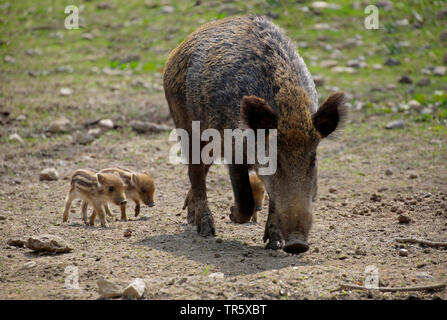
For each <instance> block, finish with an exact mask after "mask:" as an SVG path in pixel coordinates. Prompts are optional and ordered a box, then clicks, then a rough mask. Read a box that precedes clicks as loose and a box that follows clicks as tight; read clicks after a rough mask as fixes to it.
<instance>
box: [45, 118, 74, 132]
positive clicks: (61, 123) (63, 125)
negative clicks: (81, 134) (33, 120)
mask: <svg viewBox="0 0 447 320" xmlns="http://www.w3.org/2000/svg"><path fill="white" fill-rule="evenodd" d="M71 129H72V125H71V121H70V120H68V119H67V118H65V117H61V118H59V119H57V120H54V121H53V122H51V123H50V125H49V126H48V128H47V131H48V132H51V133H67V132H70V131H71Z"/></svg>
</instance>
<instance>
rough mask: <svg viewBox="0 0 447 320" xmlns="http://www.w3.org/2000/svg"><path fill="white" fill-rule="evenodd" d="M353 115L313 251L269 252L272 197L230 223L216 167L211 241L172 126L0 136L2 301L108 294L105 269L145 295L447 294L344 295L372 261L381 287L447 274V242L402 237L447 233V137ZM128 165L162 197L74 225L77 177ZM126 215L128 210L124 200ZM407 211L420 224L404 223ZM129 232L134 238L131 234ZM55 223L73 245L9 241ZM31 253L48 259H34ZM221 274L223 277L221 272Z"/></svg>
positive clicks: (223, 177)
mask: <svg viewBox="0 0 447 320" xmlns="http://www.w3.org/2000/svg"><path fill="white" fill-rule="evenodd" d="M165 111H166V110H165ZM351 119H352V120H351V123H350V124H349V125H348V127H347V128H346V130H345V133H344V134H343V135H342V136H341V137H340V138H339V139H338V140H335V141H334V140H333V141H330V140H328V141H325V142H323V143H322V145H321V146H320V149H319V199H318V201H317V202H316V205H315V210H314V224H313V228H312V231H311V235H310V239H309V240H310V245H311V249H310V251H308V252H307V253H305V254H301V255H297V256H294V255H289V254H286V253H284V252H282V251H271V250H265V249H264V244H263V243H262V236H263V233H264V226H265V221H266V218H267V205H266V202H264V208H263V210H262V213H261V214H259V216H258V223H257V224H253V223H247V224H244V225H236V224H233V223H231V222H230V220H229V217H228V215H229V212H230V206H231V205H232V201H233V200H232V199H233V195H232V191H231V186H230V182H229V178H228V175H227V172H226V168H225V167H224V166H218V165H216V166H213V167H212V168H211V171H210V174H209V175H208V194H209V202H210V206H211V210H212V212H213V215H214V219H215V223H216V232H217V237H216V238H202V237H200V236H199V235H198V234H197V232H196V230H195V229H194V228H193V227H190V226H188V225H186V211H182V210H181V207H182V205H183V200H184V197H185V195H186V193H187V190H188V188H189V181H188V179H187V174H186V167H184V166H182V165H177V166H174V165H172V164H169V163H168V161H167V158H168V151H169V148H170V147H171V146H172V142H168V134H167V133H162V134H158V135H136V134H133V133H132V132H131V131H130V130H127V129H118V130H112V131H109V132H108V133H106V134H104V135H103V136H102V137H101V138H100V139H98V140H95V141H94V142H93V143H92V144H90V145H87V146H81V145H77V144H72V143H71V142H70V139H69V136H68V135H62V136H61V137H60V138H59V139H55V138H51V139H47V140H44V142H41V141H39V142H35V143H31V145H30V144H29V143H28V144H27V146H26V147H21V146H19V145H18V144H11V143H9V144H4V145H1V146H0V147H1V158H0V161H1V164H2V166H1V167H0V168H1V175H0V177H1V178H0V208H1V209H0V215H2V216H3V217H5V220H1V221H0V250H1V254H0V299H97V298H99V294H98V290H97V285H96V281H97V279H98V278H99V277H100V276H104V277H106V278H108V279H110V280H112V281H116V282H117V283H119V284H121V285H125V284H126V283H129V282H130V281H132V280H133V279H134V278H137V277H139V278H143V279H144V280H145V281H146V284H147V288H146V291H145V294H144V298H146V299H366V298H368V299H369V298H372V299H383V298H385V299H405V298H424V299H432V298H436V297H438V298H442V299H446V298H447V290H446V289H444V290H441V291H437V292H434V291H432V292H431V291H420V292H401V293H380V292H376V291H374V292H366V291H355V290H353V291H349V290H346V291H343V290H338V291H333V290H334V289H337V287H338V285H339V284H340V283H351V284H359V285H363V283H364V280H365V273H364V271H365V268H366V267H367V266H370V265H374V266H376V267H377V268H378V271H379V277H380V285H381V286H388V287H402V286H416V285H424V284H434V283H445V282H446V272H447V250H445V249H435V248H424V247H422V246H420V245H416V244H407V245H406V246H405V247H406V249H408V256H407V257H401V256H399V253H398V251H399V249H400V248H401V247H403V245H399V244H398V243H396V242H395V241H394V238H396V237H401V236H413V237H417V238H423V239H427V240H432V241H445V240H446V239H447V237H446V231H447V172H446V165H445V163H446V155H445V144H446V143H447V140H446V139H445V137H442V136H441V137H436V136H435V137H434V138H433V134H431V135H430V139H428V138H427V137H426V136H425V135H424V134H415V133H414V132H413V131H412V128H413V126H416V124H409V125H408V128H406V129H401V130H390V131H388V130H385V129H383V121H384V120H383V119H380V116H373V117H369V118H366V121H363V120H361V119H362V118H361V117H358V115H356V114H352V116H351ZM167 123H168V124H169V125H172V124H171V122H167ZM417 132H421V131H417ZM115 165H119V166H123V167H128V168H131V169H134V170H137V171H143V170H146V169H149V170H150V171H151V172H152V174H153V176H154V179H155V182H156V188H157V189H156V195H155V202H156V206H155V207H153V208H148V207H142V214H141V216H139V217H138V218H135V217H134V216H133V204H131V205H130V206H129V213H130V214H129V216H130V221H128V222H120V221H115V222H111V223H110V227H109V228H107V229H104V228H101V227H100V226H99V221H97V224H96V225H95V226H94V227H91V226H85V225H83V224H82V221H81V214H80V208H79V203H77V202H75V206H74V210H73V211H74V212H72V213H71V214H70V218H69V223H68V224H62V223H61V221H62V210H63V205H64V198H65V195H66V192H67V191H68V189H69V176H70V174H71V173H72V172H73V171H74V170H75V169H77V168H81V167H89V168H95V169H100V168H105V167H110V166H115ZM46 167H55V168H56V169H57V170H58V171H59V174H60V176H61V177H60V179H59V180H57V181H47V182H43V181H42V182H40V181H39V178H38V176H39V172H40V171H41V170H42V169H44V168H46ZM387 170H390V171H391V173H392V174H391V175H387V174H386V171H387ZM410 176H411V177H410ZM373 194H376V195H378V196H379V197H377V196H376V197H374V196H373ZM372 196H373V199H371V197H372ZM113 211H114V213H115V215H116V216H117V217H118V216H119V210H118V208H117V207H114V208H113ZM399 212H400V213H402V214H404V215H407V216H408V217H409V218H410V219H411V222H410V223H408V224H400V223H399V222H398V219H397V217H398V215H399ZM127 229H130V230H131V231H132V236H131V237H124V232H125V231H126V230H127ZM46 233H49V234H53V235H58V236H61V237H62V238H64V239H65V240H67V242H68V243H69V244H71V246H72V247H73V248H74V250H73V251H72V252H71V253H67V254H57V255H53V254H44V255H42V254H37V253H33V252H32V251H31V250H29V249H27V248H17V247H12V246H9V245H8V244H7V240H8V239H11V238H25V239H26V237H27V236H31V235H39V234H46ZM29 261H35V262H36V266H34V267H32V268H26V266H24V264H25V263H26V262H29ZM72 265H73V266H77V267H78V270H79V284H80V289H79V290H73V289H66V288H65V286H64V281H65V280H64V279H65V276H66V275H65V274H64V270H65V268H66V267H67V266H72ZM216 272H222V273H223V274H224V278H223V279H220V278H213V277H210V275H211V274H213V273H216Z"/></svg>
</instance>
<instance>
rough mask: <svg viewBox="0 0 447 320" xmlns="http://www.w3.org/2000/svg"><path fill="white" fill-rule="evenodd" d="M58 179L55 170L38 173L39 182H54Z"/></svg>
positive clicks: (47, 169) (50, 169)
mask: <svg viewBox="0 0 447 320" xmlns="http://www.w3.org/2000/svg"><path fill="white" fill-rule="evenodd" d="M57 179H59V173H58V172H57V170H56V169H55V168H46V169H43V170H42V171H41V172H40V173H39V180H40V181H43V180H46V181H54V180H57Z"/></svg>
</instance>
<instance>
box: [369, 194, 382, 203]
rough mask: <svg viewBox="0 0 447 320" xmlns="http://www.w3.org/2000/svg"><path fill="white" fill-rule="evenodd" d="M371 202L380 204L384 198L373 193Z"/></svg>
mask: <svg viewBox="0 0 447 320" xmlns="http://www.w3.org/2000/svg"><path fill="white" fill-rule="evenodd" d="M370 200H371V201H374V202H380V201H382V196H381V195H378V194H375V193H373V194H372V195H371V198H370Z"/></svg>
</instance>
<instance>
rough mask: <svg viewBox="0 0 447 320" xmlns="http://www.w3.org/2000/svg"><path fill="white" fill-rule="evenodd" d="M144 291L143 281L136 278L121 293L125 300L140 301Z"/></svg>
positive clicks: (144, 284)
mask: <svg viewBox="0 0 447 320" xmlns="http://www.w3.org/2000/svg"><path fill="white" fill-rule="evenodd" d="M144 290H146V283H145V282H144V280H143V279H140V278H136V279H135V280H134V281H132V282H131V283H130V284H129V285H128V286H127V287H126V288H125V289H124V291H123V296H124V297H127V298H135V299H140V298H141V297H142V296H143V294H144Z"/></svg>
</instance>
